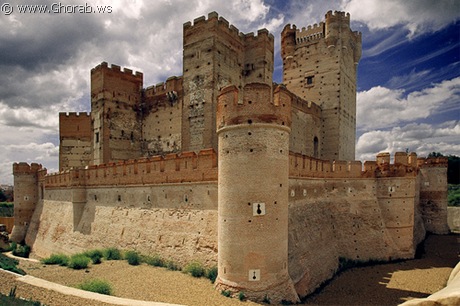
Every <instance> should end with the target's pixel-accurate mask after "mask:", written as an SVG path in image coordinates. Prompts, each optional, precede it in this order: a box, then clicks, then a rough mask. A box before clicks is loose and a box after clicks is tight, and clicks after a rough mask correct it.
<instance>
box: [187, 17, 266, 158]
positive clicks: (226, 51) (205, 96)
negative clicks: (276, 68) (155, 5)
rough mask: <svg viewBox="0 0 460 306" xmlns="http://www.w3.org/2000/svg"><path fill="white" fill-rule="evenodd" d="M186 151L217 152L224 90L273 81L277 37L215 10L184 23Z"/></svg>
mask: <svg viewBox="0 0 460 306" xmlns="http://www.w3.org/2000/svg"><path fill="white" fill-rule="evenodd" d="M183 30H184V36H183V46H184V53H183V70H184V71H183V90H184V104H183V117H182V150H183V151H198V150H201V149H204V148H213V149H215V150H217V136H216V129H215V124H216V108H217V96H218V95H219V92H220V90H221V89H222V88H224V87H225V86H228V85H235V86H237V87H238V88H239V89H241V88H243V87H244V85H245V84H246V83H251V82H259V83H265V84H269V85H270V84H271V83H272V76H273V61H274V60H273V54H274V52H273V49H274V37H273V35H271V34H269V32H268V31H267V30H265V29H263V30H259V31H258V33H257V36H254V33H249V34H242V33H240V32H239V31H238V29H237V28H236V27H234V26H232V25H230V24H229V22H228V21H227V20H225V19H224V18H222V17H219V16H218V14H217V13H216V12H212V13H209V15H208V19H206V18H205V17H204V16H203V17H200V18H197V19H195V20H194V21H193V25H192V23H191V22H187V23H185V24H184V28H183Z"/></svg>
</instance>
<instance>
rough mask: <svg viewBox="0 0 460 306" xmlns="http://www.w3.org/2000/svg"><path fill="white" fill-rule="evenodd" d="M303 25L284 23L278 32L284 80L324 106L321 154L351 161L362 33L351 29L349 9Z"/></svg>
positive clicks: (296, 92) (353, 145)
mask: <svg viewBox="0 0 460 306" xmlns="http://www.w3.org/2000/svg"><path fill="white" fill-rule="evenodd" d="M325 18H326V19H325V21H324V22H321V23H319V24H314V25H313V26H308V27H307V28H302V29H297V28H296V26H292V27H291V25H286V27H285V28H284V30H283V31H282V33H281V56H282V59H283V83H284V84H285V85H286V87H287V88H288V89H289V90H290V91H292V92H293V93H295V94H296V95H298V96H299V97H301V98H303V99H305V100H309V101H314V102H315V103H317V104H318V105H320V106H321V108H322V116H323V119H322V132H321V139H320V142H321V146H320V147H321V152H320V156H319V157H320V158H322V159H330V160H332V159H335V160H339V159H340V160H354V159H355V137H356V79H357V65H358V62H359V59H360V58H361V33H359V32H353V31H352V30H351V29H350V14H345V13H344V12H334V13H333V12H332V11H329V12H327V14H326V16H325Z"/></svg>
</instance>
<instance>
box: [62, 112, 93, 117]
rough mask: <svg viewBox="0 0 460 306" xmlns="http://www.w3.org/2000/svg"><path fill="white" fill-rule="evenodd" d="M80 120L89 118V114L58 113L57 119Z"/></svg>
mask: <svg viewBox="0 0 460 306" xmlns="http://www.w3.org/2000/svg"><path fill="white" fill-rule="evenodd" d="M64 117H65V118H82V117H91V113H87V112H82V113H80V112H60V113H59V118H64Z"/></svg>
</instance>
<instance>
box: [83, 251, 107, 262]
mask: <svg viewBox="0 0 460 306" xmlns="http://www.w3.org/2000/svg"><path fill="white" fill-rule="evenodd" d="M83 255H85V256H86V257H89V258H90V259H91V262H92V263H93V264H95V265H97V264H100V263H101V262H102V257H104V254H103V252H102V251H101V250H89V251H86V252H84V253H83Z"/></svg>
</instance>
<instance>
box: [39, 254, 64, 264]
mask: <svg viewBox="0 0 460 306" xmlns="http://www.w3.org/2000/svg"><path fill="white" fill-rule="evenodd" d="M41 262H42V263H44V264H46V265H60V266H67V265H68V263H69V256H67V255H65V254H51V256H50V257H48V258H43V259H42V260H41Z"/></svg>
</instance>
